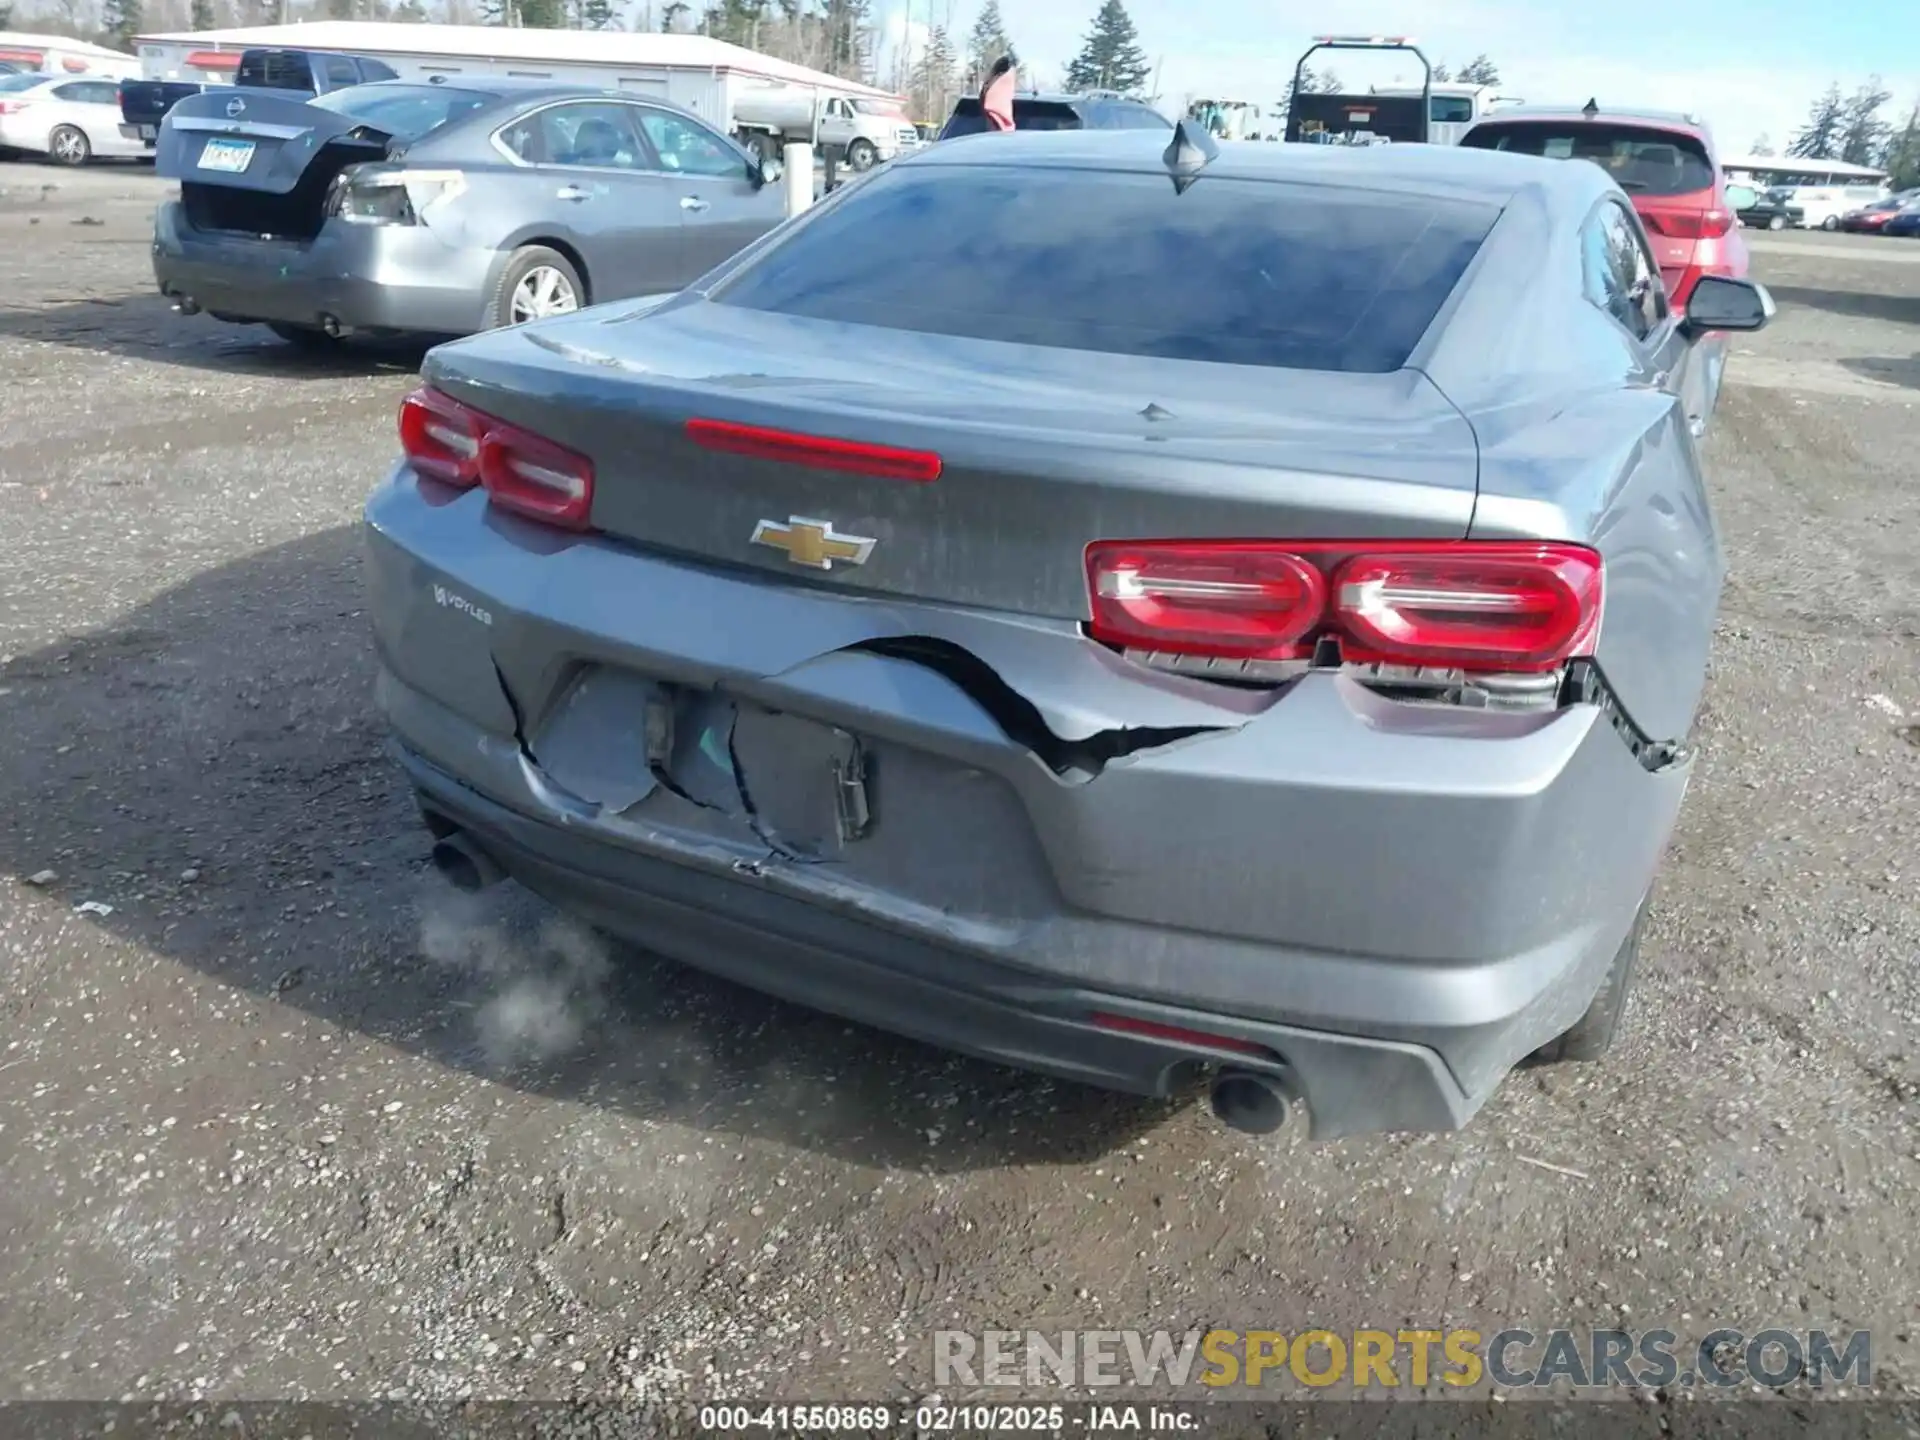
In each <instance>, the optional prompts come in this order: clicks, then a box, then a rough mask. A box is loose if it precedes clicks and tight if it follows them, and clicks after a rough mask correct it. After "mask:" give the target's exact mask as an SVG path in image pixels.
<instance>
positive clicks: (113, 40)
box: [100, 0, 140, 50]
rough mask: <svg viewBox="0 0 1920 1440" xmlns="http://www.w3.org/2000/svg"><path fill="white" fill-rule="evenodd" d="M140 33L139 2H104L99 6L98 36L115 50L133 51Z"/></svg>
mask: <svg viewBox="0 0 1920 1440" xmlns="http://www.w3.org/2000/svg"><path fill="white" fill-rule="evenodd" d="M139 33H140V0H104V3H103V4H102V5H101V6H100V36H101V38H102V39H103V40H105V41H106V43H107V44H109V45H112V46H113V47H115V48H116V49H120V50H131V49H133V37H134V36H136V35H138V34H139Z"/></svg>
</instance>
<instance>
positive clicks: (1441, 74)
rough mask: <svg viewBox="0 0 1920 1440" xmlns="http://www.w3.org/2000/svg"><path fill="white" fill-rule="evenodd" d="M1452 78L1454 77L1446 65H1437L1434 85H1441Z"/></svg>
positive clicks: (1434, 69)
mask: <svg viewBox="0 0 1920 1440" xmlns="http://www.w3.org/2000/svg"><path fill="white" fill-rule="evenodd" d="M1452 78H1453V76H1452V75H1451V74H1449V73H1448V71H1447V67H1446V66H1445V65H1444V64H1441V65H1436V66H1434V67H1433V83H1434V84H1436V85H1440V84H1443V83H1445V82H1446V81H1448V80H1451V79H1452Z"/></svg>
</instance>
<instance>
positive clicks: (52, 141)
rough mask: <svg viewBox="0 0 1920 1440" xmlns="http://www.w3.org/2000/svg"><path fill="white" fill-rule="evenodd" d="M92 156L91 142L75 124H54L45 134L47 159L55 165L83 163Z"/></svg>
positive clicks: (85, 133) (84, 132)
mask: <svg viewBox="0 0 1920 1440" xmlns="http://www.w3.org/2000/svg"><path fill="white" fill-rule="evenodd" d="M92 158H93V142H92V141H90V140H88V139H87V132H86V131H84V130H82V129H80V128H79V127H78V126H77V125H56V126H54V127H53V129H52V131H51V132H49V134H48V135H47V159H49V160H51V161H52V162H53V163H54V164H55V165H67V166H76V165H84V164H86V163H87V161H89V160H91V159H92Z"/></svg>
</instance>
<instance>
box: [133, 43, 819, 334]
mask: <svg viewBox="0 0 1920 1440" xmlns="http://www.w3.org/2000/svg"><path fill="white" fill-rule="evenodd" d="M155 166H156V168H157V169H158V171H159V173H160V174H161V175H162V176H165V177H167V178H170V179H175V180H178V181H179V182H180V198H179V199H178V200H174V201H168V202H167V203H165V204H163V205H161V206H160V209H159V212H158V214H157V216H156V217H155V220H154V235H153V272H154V278H155V280H156V281H157V282H158V284H159V287H160V290H161V292H162V293H163V294H165V295H168V296H171V297H172V298H173V299H174V301H175V304H176V305H177V307H178V308H179V309H181V310H183V311H186V312H187V313H189V314H192V313H196V312H200V311H205V312H206V313H207V314H209V315H212V316H213V317H214V318H216V319H219V320H229V321H234V322H238V323H256V324H259V323H263V324H266V325H268V326H269V327H271V328H272V329H273V330H274V331H275V332H276V333H277V334H279V335H280V336H281V337H283V338H284V339H286V340H288V341H290V342H292V343H294V344H297V345H304V346H308V347H324V346H326V345H327V344H329V343H330V342H331V341H333V340H337V339H339V338H340V337H342V336H346V335H354V334H361V335H374V336H391V335H400V334H417V335H427V336H446V335H466V334H470V333H471V332H473V331H476V330H482V329H488V328H492V327H495V326H501V325H513V324H519V323H521V322H524V321H527V320H534V319H540V318H543V317H546V316H551V315H557V314H564V313H566V312H568V311H572V310H577V309H579V308H580V307H581V306H583V305H587V304H591V303H594V302H596V301H602V300H616V299H620V298H623V297H630V296H635V295H649V294H658V293H661V292H663V291H673V290H679V289H681V288H683V287H684V286H686V285H688V284H690V283H692V282H693V281H694V280H696V279H698V278H699V277H700V276H701V275H703V274H705V273H706V272H707V271H708V270H710V269H712V268H713V267H714V266H715V265H717V264H719V263H720V262H721V261H723V260H725V259H727V258H728V257H729V256H731V255H733V254H734V253H735V252H736V251H738V250H740V249H741V248H742V247H743V246H746V245H748V244H751V243H752V242H753V241H755V240H757V239H759V238H760V237H761V236H762V235H764V234H766V233H767V232H768V231H769V230H771V229H773V228H774V227H775V226H776V225H778V224H779V223H780V222H781V220H783V219H784V218H785V216H786V202H785V199H784V196H783V194H782V192H781V190H780V187H778V186H776V185H772V184H770V183H769V181H770V180H771V179H772V178H773V172H770V171H768V170H766V169H765V168H764V167H763V166H762V165H761V164H760V162H759V161H758V160H756V159H754V158H753V157H752V156H750V155H748V154H747V152H746V151H744V150H742V149H741V148H740V147H739V146H738V145H736V144H734V142H733V141H732V140H731V139H729V138H728V137H727V136H725V135H723V134H721V133H720V132H719V131H718V130H715V129H713V128H712V127H711V126H709V125H708V124H707V123H706V122H705V121H703V120H702V119H701V118H700V117H699V116H697V115H695V114H693V113H692V112H691V111H688V110H682V109H680V108H679V107H678V106H673V105H669V104H667V103H665V102H664V101H659V100H652V99H641V98H638V97H634V96H627V95H618V94H611V93H607V92H600V91H583V90H582V89H580V87H579V86H577V85H562V84H556V83H555V82H553V81H546V80H541V81H531V80H513V79H502V78H497V77H493V76H484V75H483V76H474V77H467V76H459V77H451V78H447V79H444V80H437V81H434V82H432V83H424V82H419V81H409V80H385V81H379V82H376V83H373V84H369V85H354V86H349V87H348V88H346V89H344V90H335V91H332V92H330V93H329V94H326V95H321V96H318V97H310V98H307V99H302V98H301V97H300V96H297V95H290V94H285V93H282V92H277V91H260V90H241V89H234V88H232V87H223V88H220V89H214V90H209V91H206V92H205V93H203V94H200V95H190V96H188V97H187V98H186V99H184V100H182V101H180V103H179V104H177V105H175V106H174V108H173V109H172V110H170V111H169V112H168V113H167V118H166V120H165V122H164V123H163V124H162V125H161V127H160V138H159V142H158V145H157V148H156V151H155Z"/></svg>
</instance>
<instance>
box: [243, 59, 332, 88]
mask: <svg viewBox="0 0 1920 1440" xmlns="http://www.w3.org/2000/svg"><path fill="white" fill-rule="evenodd" d="M233 83H234V84H236V85H245V86H247V87H248V88H249V89H254V90H311V89H313V64H312V62H311V61H309V60H308V59H307V56H306V52H305V51H301V50H249V51H247V52H246V53H245V54H243V55H242V56H241V57H240V68H239V69H237V70H235V71H234V72H233Z"/></svg>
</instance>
